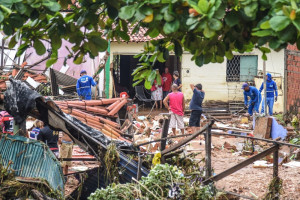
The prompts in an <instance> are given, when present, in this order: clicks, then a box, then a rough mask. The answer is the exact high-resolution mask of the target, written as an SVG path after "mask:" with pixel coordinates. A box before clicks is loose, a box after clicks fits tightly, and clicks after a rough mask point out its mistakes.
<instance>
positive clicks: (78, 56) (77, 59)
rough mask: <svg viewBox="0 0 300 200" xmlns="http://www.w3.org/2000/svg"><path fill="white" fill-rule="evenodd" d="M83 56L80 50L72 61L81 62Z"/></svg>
mask: <svg viewBox="0 0 300 200" xmlns="http://www.w3.org/2000/svg"><path fill="white" fill-rule="evenodd" d="M83 56H84V54H82V53H80V52H79V53H78V54H76V56H75V58H74V61H73V63H74V64H76V65H79V64H81V63H82V60H83Z"/></svg>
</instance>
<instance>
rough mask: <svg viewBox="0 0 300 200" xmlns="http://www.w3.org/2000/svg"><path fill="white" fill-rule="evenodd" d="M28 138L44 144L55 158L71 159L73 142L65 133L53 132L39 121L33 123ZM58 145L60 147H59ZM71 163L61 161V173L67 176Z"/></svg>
mask: <svg viewBox="0 0 300 200" xmlns="http://www.w3.org/2000/svg"><path fill="white" fill-rule="evenodd" d="M28 136H29V138H30V139H33V140H39V141H42V142H44V143H45V144H46V145H47V146H48V147H49V149H50V150H51V151H52V152H53V154H54V155H55V156H56V157H57V158H72V151H73V141H72V139H71V138H70V137H69V136H68V135H67V134H65V133H63V132H59V131H53V130H52V129H51V128H50V127H49V126H48V125H45V126H44V123H43V122H42V121H40V120H36V121H35V122H34V127H33V128H32V130H31V131H30V132H29V135H28ZM59 145H60V147H59ZM70 166H71V161H63V162H62V168H63V173H64V174H68V170H69V167H70Z"/></svg>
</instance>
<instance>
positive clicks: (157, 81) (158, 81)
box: [156, 74, 161, 85]
mask: <svg viewBox="0 0 300 200" xmlns="http://www.w3.org/2000/svg"><path fill="white" fill-rule="evenodd" d="M156 83H157V85H161V75H160V74H158V75H157V76H156Z"/></svg>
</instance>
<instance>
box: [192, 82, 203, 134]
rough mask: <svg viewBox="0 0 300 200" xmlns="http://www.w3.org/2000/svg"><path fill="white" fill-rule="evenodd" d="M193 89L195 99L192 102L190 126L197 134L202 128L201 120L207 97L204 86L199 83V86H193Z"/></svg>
mask: <svg viewBox="0 0 300 200" xmlns="http://www.w3.org/2000/svg"><path fill="white" fill-rule="evenodd" d="M190 86H191V89H192V90H193V97H192V100H191V102H190V110H191V111H192V113H191V116H190V120H189V126H190V127H191V128H192V131H193V132H195V131H196V130H199V128H200V119H201V115H202V102H203V99H204V96H205V93H204V91H203V90H202V85H201V84H200V83H199V84H197V85H194V84H191V85H190Z"/></svg>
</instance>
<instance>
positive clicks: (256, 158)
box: [203, 145, 278, 184]
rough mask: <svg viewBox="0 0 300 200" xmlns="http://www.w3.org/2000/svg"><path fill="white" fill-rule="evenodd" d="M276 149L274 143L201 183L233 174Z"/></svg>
mask: <svg viewBox="0 0 300 200" xmlns="http://www.w3.org/2000/svg"><path fill="white" fill-rule="evenodd" d="M276 150H278V146H277V145H274V146H272V147H271V148H269V149H267V150H265V151H263V152H261V153H259V154H257V155H255V156H253V157H251V158H249V159H247V160H245V161H243V162H241V163H239V164H237V165H235V166H233V167H231V168H229V169H227V170H225V171H223V172H221V173H220V174H217V175H215V176H213V177H211V178H208V179H206V180H205V181H204V182H203V183H204V184H208V183H211V182H214V181H219V180H221V179H222V178H225V177H226V176H229V175H230V174H233V173H234V172H236V171H238V170H240V169H242V168H244V167H246V166H247V165H250V164H252V163H253V162H254V161H256V160H259V159H261V158H264V157H266V156H267V155H269V154H270V153H272V152H274V151H276Z"/></svg>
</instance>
